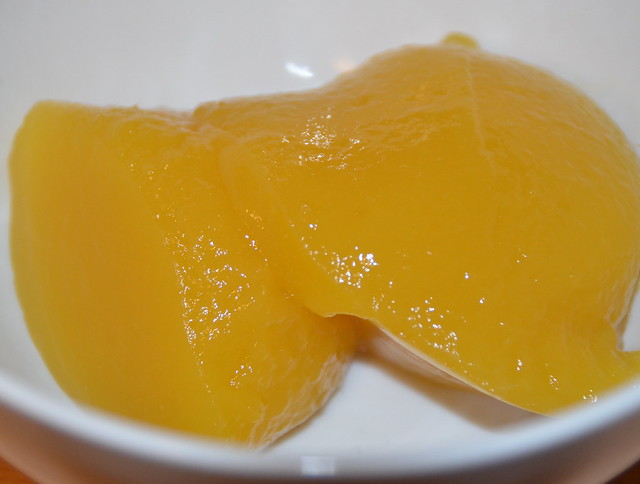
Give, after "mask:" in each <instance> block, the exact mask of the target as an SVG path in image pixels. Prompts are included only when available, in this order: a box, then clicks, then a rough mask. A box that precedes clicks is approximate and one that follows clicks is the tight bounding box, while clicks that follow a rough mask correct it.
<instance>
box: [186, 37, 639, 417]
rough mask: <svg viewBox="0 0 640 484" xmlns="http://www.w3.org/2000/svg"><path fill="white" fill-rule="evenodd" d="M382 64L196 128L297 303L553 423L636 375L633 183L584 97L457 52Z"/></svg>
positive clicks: (521, 70)
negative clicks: (627, 342)
mask: <svg viewBox="0 0 640 484" xmlns="http://www.w3.org/2000/svg"><path fill="white" fill-rule="evenodd" d="M457 44H458V45H441V46H437V47H407V48H404V49H400V50H397V51H391V52H388V53H385V54H382V55H380V56H378V57H376V58H374V59H373V60H372V61H370V62H369V63H367V64H366V65H364V66H363V67H362V68H360V69H358V70H356V71H354V72H352V73H348V74H346V75H343V76H342V77H340V78H338V79H337V80H336V81H335V82H333V83H331V84H329V85H327V86H325V87H323V88H320V89H318V90H315V91H311V92H305V93H292V94H283V95H278V96H270V97H257V98H248V99H239V100H231V101H222V102H218V103H210V104H207V105H203V106H201V107H200V108H199V109H198V110H197V111H196V113H195V116H196V119H198V122H206V123H209V124H211V125H212V126H215V127H216V128H218V129H221V130H223V131H225V132H227V133H228V134H230V135H231V137H232V138H233V140H234V141H233V142H232V143H229V144H228V145H227V146H226V147H225V149H224V150H223V151H222V155H221V157H220V161H221V166H222V172H223V176H224V179H225V184H226V186H227V187H228V189H229V191H230V193H231V195H232V198H233V201H234V204H235V206H236V209H237V211H238V213H239V214H246V215H247V217H246V218H247V220H249V221H252V222H253V226H254V230H255V234H256V239H257V240H258V243H259V244H260V245H261V246H262V247H263V248H264V250H265V253H266V254H267V255H268V257H269V258H270V259H271V261H272V263H273V266H274V268H275V269H276V272H277V275H278V277H279V279H280V281H281V282H282V284H283V285H285V287H287V288H288V289H289V290H290V291H291V292H292V293H293V294H294V295H295V296H296V297H298V298H299V299H300V300H301V301H303V303H304V304H305V305H306V306H308V307H309V308H310V309H311V310H312V311H314V312H316V313H318V314H321V315H326V316H328V315H334V314H349V315H354V316H357V317H360V318H363V319H366V320H370V321H372V322H373V323H374V324H376V325H377V326H378V327H379V328H381V329H382V330H383V331H384V332H385V333H386V334H387V335H388V336H389V337H390V338H392V339H393V340H395V341H396V342H398V343H399V344H401V345H403V346H405V347H407V348H409V349H410V350H411V351H412V352H413V353H415V354H417V355H418V356H420V357H421V358H423V359H424V361H425V362H427V363H429V364H432V365H435V366H436V367H438V368H440V369H442V370H444V371H445V372H447V373H449V374H451V375H453V376H455V377H456V378H458V379H460V380H462V381H464V382H466V383H468V384H470V385H472V386H473V387H475V388H478V389H480V390H482V391H484V392H486V393H489V394H491V395H494V396H496V397H497V398H500V399H502V400H505V401H507V402H509V403H512V404H515V405H518V406H521V407H524V408H527V409H530V410H533V411H537V412H551V411H554V410H556V409H558V408H560V407H563V406H565V405H568V404H571V403H575V402H579V401H596V400H597V399H598V398H599V396H600V395H601V394H602V392H603V391H605V390H606V389H607V388H609V387H611V386H613V385H615V384H617V383H620V382H622V381H626V380H628V379H629V378H631V377H632V376H634V375H637V374H638V370H639V369H640V362H639V361H638V359H639V357H638V354H637V353H625V352H622V351H620V349H619V348H618V335H617V332H616V329H618V330H619V329H621V327H622V326H623V325H624V317H625V315H626V314H627V310H628V307H629V302H630V300H631V298H632V296H633V294H634V291H635V285H636V279H637V275H638V270H639V268H640V169H639V168H638V160H637V157H636V155H635V153H634V152H633V149H632V148H631V146H630V145H629V143H628V142H627V141H626V139H625V138H624V136H623V134H622V133H621V132H620V130H619V129H618V128H617V127H616V126H615V124H614V123H613V122H612V121H611V120H610V119H609V118H608V117H607V116H606V115H605V114H604V113H603V112H602V111H601V110H600V109H599V108H598V107H597V106H595V105H594V103H593V102H592V101H590V100H589V99H587V98H586V97H585V96H584V95H582V94H581V93H579V92H578V91H577V90H576V89H575V88H573V87H572V86H570V85H568V84H566V83H564V82H562V81H560V80H558V79H556V78H554V77H553V76H551V75H550V74H548V73H546V72H544V71H541V70H539V69H536V68H533V67H529V66H527V65H524V64H522V63H519V62H517V61H514V60H511V59H506V58H502V57H498V56H493V55H490V54H487V53H485V52H482V51H481V50H479V49H476V48H473V47H468V46H465V45H460V44H461V43H460V42H458V43H457Z"/></svg>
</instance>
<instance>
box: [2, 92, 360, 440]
mask: <svg viewBox="0 0 640 484" xmlns="http://www.w3.org/2000/svg"><path fill="white" fill-rule="evenodd" d="M224 143H225V140H224V136H221V134H220V133H219V132H217V131H216V130H212V129H208V128H203V127H198V126H196V125H195V124H194V123H192V122H191V121H190V119H189V117H188V116H186V115H178V114H170V113H160V112H158V113H154V112H144V111H141V110H138V109H135V108H131V109H116V108H114V109H97V108H91V107H82V106H78V105H72V104H62V103H54V102H44V103H40V104H38V105H36V106H35V107H34V108H33V109H32V111H31V112H30V113H29V115H28V116H27V118H26V120H25V122H24V125H23V127H22V128H21V130H20V132H19V134H18V135H17V138H16V141H15V145H14V149H13V153H12V157H11V161H10V163H11V181H12V190H13V208H12V210H13V213H12V252H13V262H14V268H15V274H16V287H17V292H18V295H19V298H20V301H21V303H22V307H23V308H24V313H25V319H26V321H27V323H28V325H29V329H30V331H31V334H32V336H33V338H34V340H35V343H36V345H37V346H38V348H39V350H40V351H41V354H42V355H43V357H44V359H45V361H46V363H47V364H48V366H49V368H50V370H51V371H52V373H53V375H54V376H55V378H56V379H57V380H58V382H59V383H60V385H61V386H62V388H63V389H64V390H66V391H67V392H68V393H69V394H70V395H71V396H72V397H74V398H77V399H78V400H79V401H81V402H85V403H88V404H91V405H95V406H98V407H100V408H103V409H106V410H109V411H113V412H117V413H120V414H123V415H125V416H128V417H132V418H136V419H140V420H143V421H146V422H150V423H154V424H159V425H164V426H168V427H172V428H175V429H180V430H184V431H189V432H196V433H199V434H205V435H210V436H214V437H218V438H221V439H224V440H225V441H228V442H234V443H242V444H248V445H252V446H259V445H263V444H266V443H268V442H271V441H273V440H274V439H275V438H277V437H278V436H279V435H281V434H282V433H284V432H285V431H287V430H288V429H290V428H291V427H293V426H296V425H298V424H299V423H300V422H302V421H304V420H305V419H306V418H308V417H309V416H310V415H311V414H313V413H314V412H315V411H316V410H317V409H318V408H319V407H320V406H321V405H322V404H323V403H324V402H325V400H326V399H327V398H328V397H329V395H331V393H332V392H333V391H334V389H335V388H336V387H337V385H338V384H339V383H340V381H341V379H342V376H343V372H344V369H345V365H346V363H347V361H348V360H349V358H350V356H351V354H352V351H353V346H354V338H353V332H352V327H351V325H350V324H348V323H349V321H347V318H333V319H325V318H320V317H318V316H316V315H314V314H312V313H310V312H309V311H308V310H306V309H305V308H304V307H302V306H301V305H300V303H299V302H296V301H295V300H293V299H291V298H290V297H288V296H287V295H286V294H287V293H286V292H285V291H284V290H283V289H282V288H281V287H280V286H279V284H278V283H277V282H276V281H275V279H274V278H273V276H272V274H271V271H270V268H269V264H268V263H267V262H266V261H265V259H264V256H263V254H262V253H261V252H260V250H259V249H258V248H257V247H256V245H255V241H254V240H253V239H252V238H251V237H249V236H248V234H247V232H246V231H243V226H242V224H240V223H239V222H238V220H237V217H236V216H235V214H234V212H233V210H232V208H231V205H230V201H229V200H228V198H227V195H226V194H225V191H224V189H223V187H222V184H221V177H220V174H219V172H218V169H217V165H216V162H215V160H216V157H217V151H218V150H219V148H220V147H221V146H222V145H224Z"/></svg>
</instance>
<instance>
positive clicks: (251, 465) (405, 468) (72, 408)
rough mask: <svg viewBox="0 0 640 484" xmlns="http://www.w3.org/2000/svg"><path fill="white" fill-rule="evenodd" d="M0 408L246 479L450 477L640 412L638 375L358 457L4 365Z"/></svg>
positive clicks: (158, 458)
mask: <svg viewBox="0 0 640 484" xmlns="http://www.w3.org/2000/svg"><path fill="white" fill-rule="evenodd" d="M0 405H3V406H5V407H6V408H8V409H9V411H12V412H14V413H16V414H19V415H21V416H23V417H26V418H28V419H30V420H32V421H35V422H37V423H38V424H40V425H43V426H45V427H47V428H49V429H51V430H53V431H54V432H59V433H61V434H64V435H65V436H67V437H69V438H71V439H74V440H77V441H79V442H81V443H83V444H85V445H86V444H88V445H90V446H93V447H94V448H99V449H106V450H107V451H110V452H113V453H119V454H126V455H128V456H130V457H134V458H137V459H142V460H145V461H148V462H162V463H163V464H165V465H169V466H173V467H178V468H181V469H188V470H191V471H195V472H200V473H205V474H207V475H223V474H224V475H233V476H244V477H256V476H260V477H262V478H264V477H280V478H284V477H287V478H296V477H350V478H353V477H355V478H363V477H372V476H375V477H378V478H380V477H383V478H384V477H395V478H398V477H408V476H416V475H419V476H429V475H443V474H444V475H446V474H450V473H459V472H460V471H463V470H466V471H469V470H472V469H480V468H486V467H488V466H497V465H502V464H505V463H508V462H514V461H518V460H519V459H521V458H524V457H525V456H531V455H534V454H539V453H543V452H548V451H549V450H553V449H557V448H560V447H562V446H567V445H570V444H571V443H573V442H576V441H578V440H580V439H585V438H587V437H589V436H592V435H596V434H598V433H599V432H602V431H604V430H606V429H607V428H609V427H611V426H613V425H615V424H619V423H622V422H624V421H625V420H626V419H628V418H630V417H633V416H634V415H637V414H638V413H640V380H638V381H633V382H630V383H628V384H626V385H624V386H623V387H621V388H618V389H616V390H614V391H612V392H611V394H609V395H607V396H606V397H605V398H602V399H601V401H600V402H598V403H597V404H595V405H589V404H581V405H578V406H577V407H575V408H570V409H567V410H564V411H563V412H561V413H559V414H558V415H557V417H551V418H543V419H533V421H526V422H523V423H517V424H514V425H512V426H510V427H509V428H510V431H509V432H506V433H501V434H500V433H498V434H495V435H493V436H491V437H489V438H487V437H480V438H474V439H472V440H470V441H468V442H465V443H464V444H462V445H457V446H456V449H455V452H451V451H450V449H449V451H447V447H445V448H443V449H442V450H436V451H435V452H434V451H431V450H430V451H429V452H428V453H427V452H424V451H423V452H421V451H420V449H417V450H416V451H415V452H412V453H406V452H403V453H402V454H398V453H375V454H372V453H362V454H353V455H340V454H336V455H332V454H328V453H323V454H306V453H297V452H293V451H289V452H287V453H269V452H268V451H251V450H246V449H242V448H238V447H235V446H230V445H227V444H224V443H220V442H216V441H214V440H212V439H208V438H206V437H200V436H193V435H187V434H184V433H180V432H177V431H171V430H167V429H162V428H158V427H154V426H151V425H147V424H144V423H140V422H136V421H131V420H128V419H126V418H123V417H120V416H117V415H113V414H109V413H107V412H103V411H101V410H98V409H94V408H89V407H86V406H83V405H81V404H77V403H73V405H69V404H68V403H66V402H65V403H63V402H62V401H58V400H55V399H54V398H50V397H48V396H47V395H46V394H45V393H44V392H43V391H40V390H37V389H35V388H32V387H31V386H29V385H26V384H24V383H22V382H19V381H18V380H16V379H15V378H14V377H12V376H10V375H8V374H7V373H6V372H4V371H3V370H2V369H0Z"/></svg>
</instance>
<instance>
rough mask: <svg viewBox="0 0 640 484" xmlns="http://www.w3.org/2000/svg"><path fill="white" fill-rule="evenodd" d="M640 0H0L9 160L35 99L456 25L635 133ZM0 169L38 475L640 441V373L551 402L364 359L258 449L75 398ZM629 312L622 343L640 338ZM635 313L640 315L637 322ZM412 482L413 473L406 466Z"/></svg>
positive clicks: (638, 451) (376, 473) (264, 78)
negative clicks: (608, 389) (442, 383)
mask: <svg viewBox="0 0 640 484" xmlns="http://www.w3.org/2000/svg"><path fill="white" fill-rule="evenodd" d="M638 18H640V3H638V2H637V1H635V0H629V1H622V0H618V1H612V2H600V1H541V0H537V1H519V2H512V1H491V2H487V1H485V2H483V1H452V0H445V1H408V0H397V1H388V2H385V1H352V2H347V1H345V2H341V1H324V2H323V1H316V2H312V1H277V2H266V1H265V2H262V1H253V2H247V1H235V2H206V1H202V2H193V1H192V2H184V1H182V2H177V1H176V2H170V1H157V2H138V1H110V2H83V1H58V2H36V1H30V0H25V1H17V0H16V1H11V0H9V1H7V0H0V106H1V108H0V160H2V163H4V161H5V160H6V158H7V156H8V153H9V146H10V143H11V139H12V137H13V135H14V134H15V132H16V130H17V128H18V126H19V124H20V122H21V118H22V116H23V115H24V114H25V113H26V112H27V110H28V109H29V107H30V106H31V104H33V103H34V102H35V101H37V100H39V99H43V98H55V99H63V100H71V101H80V102H89V103H97V104H124V105H131V104H139V105H141V106H143V107H157V106H168V107H172V108H191V107H193V106H195V105H196V104H197V103H199V102H202V101H205V100H211V99H216V98H220V97H226V96H236V95H246V94H256V93H269V92H274V91H283V90H294V89H304V88H308V87H313V86H317V85H319V84H321V83H322V82H324V81H326V80H329V79H331V78H332V77H333V76H334V75H335V74H336V73H338V72H340V71H341V70H344V69H346V68H349V67H351V66H353V65H356V64H358V63H359V62H361V61H362V60H364V59H365V58H367V57H368V56H370V55H372V54H374V53H376V52H379V51H382V50H384V49H388V48H391V47H396V46H399V45H402V44H406V43H434V42H437V41H438V40H440V39H441V38H442V37H443V36H444V35H445V34H446V33H448V32H450V31H463V32H467V33H469V34H472V35H474V36H475V37H476V38H477V39H478V40H479V41H480V43H481V45H482V46H484V47H485V48H487V49H488V50H491V51H494V52H498V53H503V54H508V55H513V56H516V57H519V58H521V59H523V60H525V61H528V62H530V63H534V64H537V65H541V66H544V67H547V68H548V69H551V70H553V71H554V72H556V73H557V74H559V75H560V76H562V77H564V78H566V79H569V80H570V81H572V82H574V83H575V84H577V85H579V86H580V87H582V88H583V89H584V90H585V91H587V92H588V93H589V94H590V95H591V96H592V97H594V98H595V99H596V100H597V101H598V102H599V103H600V104H601V105H602V106H603V107H604V108H605V109H606V110H607V111H608V112H609V113H610V114H611V115H612V116H613V117H614V118H615V119H617V121H618V122H619V123H620V124H621V125H622V127H623V129H624V130H625V131H626V133H627V135H628V136H629V138H630V139H631V140H632V142H634V143H636V144H637V143H638V142H639V141H640V95H639V94H638V91H637V84H638V82H640V56H639V55H638V53H637V46H638V45H640V29H638V28H637V19H638ZM5 172H6V169H4V165H3V170H2V171H1V172H0V215H1V216H0V222H1V225H0V231H1V235H0V286H1V289H0V454H1V455H2V456H3V457H5V458H6V459H7V460H9V461H10V462H11V463H13V464H14V465H15V466H17V467H18V468H20V469H22V470H23V471H24V472H26V473H27V474H29V475H31V476H33V477H34V478H36V479H37V480H39V481H42V482H51V483H54V482H57V483H65V484H66V483H72V482H85V483H87V482H91V483H100V482H109V483H111V482H154V483H163V482H167V483H175V482H180V483H188V482H210V481H211V480H213V479H216V482H245V481H253V480H256V479H271V480H274V481H279V480H282V479H285V478H287V479H292V480H297V479H300V480H302V479H305V478H310V477H325V476H331V477H334V478H335V479H337V480H341V479H344V480H348V479H353V478H360V479H366V480H368V481H374V480H379V481H388V482H393V481H395V480H397V479H401V478H402V479H415V480H420V481H422V480H427V481H429V482H493V483H498V482H536V483H538V482H545V483H548V482H580V483H588V482H594V483H595V482H603V481H605V480H606V479H608V478H610V477H611V476H613V475H615V474H616V473H618V472H620V471H621V470H622V469H624V468H625V467H626V466H628V465H629V464H631V463H632V462H634V461H635V460H636V459H638V458H639V457H640V390H639V389H637V388H635V387H633V386H629V387H627V388H623V389H620V390H619V391H617V392H615V393H614V394H612V395H610V396H608V397H607V398H605V399H603V400H602V401H601V402H600V403H599V404H598V405H595V406H589V407H588V408H579V409H575V410H573V411H568V412H566V413H565V414H563V415H562V416H560V417H558V418H555V419H546V418H540V417H533V416H531V415H529V414H527V413H525V412H522V411H519V410H516V409H513V408H510V407H508V406H506V405H503V404H500V403H498V402H495V401H493V400H491V399H489V398H487V397H484V396H479V395H475V394H471V393H467V392H463V391H459V390H453V389H446V388H443V387H439V386H437V385H433V384H429V383H427V382H423V381H419V380H416V379H412V378H410V377H408V376H407V375H403V374H401V373H399V372H397V371H394V370H392V369H390V368H387V367H384V366H382V365H380V364H376V363H374V362H368V361H359V362H357V363H356V364H355V365H354V366H353V367H352V369H351V370H350V372H349V374H348V377H347V380H346V382H345V385H344V387H343V388H342V390H341V391H340V392H339V393H338V394H337V395H336V397H335V398H334V399H333V400H332V401H331V402H330V404H329V406H328V407H327V408H326V410H325V411H324V412H322V413H321V414H320V415H318V416H317V417H316V418H314V419H313V420H312V421H311V422H310V423H309V424H308V425H305V426H304V427H303V428H301V429H299V430H297V431H296V432H294V433H293V434H292V435H290V436H288V437H287V438H285V439H283V440H282V441H281V442H279V443H278V444H277V445H276V446H274V447H273V448H271V449H269V450H268V451H265V452H261V453H250V452H244V451H240V450H237V449H231V448H227V447H224V446H221V445H219V444H218V443H216V442H213V441H208V440H204V439H198V438H193V437H189V436H185V435H180V434H175V433H170V432H166V431H163V430H161V429H156V428H151V427H147V426H143V425H139V424H136V423H132V422H128V421H125V420H123V419H119V418H117V417H114V416H110V415H105V414H103V413H100V412H97V411H94V410H91V409H87V408H82V407H80V406H78V405H77V404H75V403H73V402H71V401H70V400H69V399H68V398H67V397H66V396H65V395H64V394H63V393H62V392H61V391H60V390H59V389H58V387H57V386H56V384H55V383H54V381H53V380H52V378H51V376H50V375H49V373H48V372H47V370H46V368H45V366H44V365H43V363H42V361H41V360H40V358H39V356H38V353H37V352H36V350H35V348H34V347H33V345H32V343H31V341H30V339H29V335H28V333H27V330H26V329H25V326H24V323H23V321H22V316H21V312H20V308H19V306H18V304H17V301H16V298H15V294H14V290H13V283H12V273H11V266H10V260H9V255H8V245H7V231H8V205H9V196H8V189H9V188H8V184H7V180H6V173H5ZM633 319H634V324H631V331H629V332H628V334H627V343H628V344H629V347H640V343H638V342H640V336H638V333H639V332H640V331H638V330H637V329H636V330H635V332H634V331H633V330H634V327H635V319H637V318H633ZM639 326H640V325H639ZM404 482H406V481H404Z"/></svg>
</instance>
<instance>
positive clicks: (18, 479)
mask: <svg viewBox="0 0 640 484" xmlns="http://www.w3.org/2000/svg"><path fill="white" fill-rule="evenodd" d="M639 482H640V462H638V463H637V464H635V465H634V466H633V467H631V468H629V469H628V470H627V471H625V472H623V473H622V474H620V475H619V476H618V477H616V478H615V479H613V480H612V481H609V483H607V484H638V483H639ZM0 484H36V482H35V481H34V480H32V479H29V478H28V477H27V476H25V475H24V474H23V473H22V472H20V471H18V470H16V469H15V468H13V467H12V466H11V465H9V464H8V463H7V462H6V461H4V460H3V459H1V458H0Z"/></svg>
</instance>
